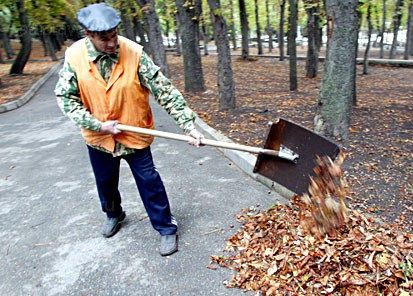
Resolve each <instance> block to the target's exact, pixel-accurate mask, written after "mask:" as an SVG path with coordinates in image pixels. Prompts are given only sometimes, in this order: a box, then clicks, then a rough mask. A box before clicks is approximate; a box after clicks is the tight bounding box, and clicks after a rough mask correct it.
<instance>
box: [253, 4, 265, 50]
mask: <svg viewBox="0 0 413 296" xmlns="http://www.w3.org/2000/svg"><path fill="white" fill-rule="evenodd" d="M255 26H256V32H257V43H258V54H259V55H262V54H263V51H262V42H261V28H260V18H259V11H258V0H255Z"/></svg>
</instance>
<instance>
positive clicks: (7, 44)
mask: <svg viewBox="0 0 413 296" xmlns="http://www.w3.org/2000/svg"><path fill="white" fill-rule="evenodd" d="M0 35H1V39H2V41H3V48H4V51H5V53H6V55H7V58H8V59H9V60H10V59H12V58H13V56H14V52H13V48H12V47H11V44H10V38H9V34H7V33H6V32H1V31H0Z"/></svg>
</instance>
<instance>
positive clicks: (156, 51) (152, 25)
mask: <svg viewBox="0 0 413 296" xmlns="http://www.w3.org/2000/svg"><path fill="white" fill-rule="evenodd" d="M137 2H138V4H139V6H140V7H141V8H142V10H143V11H144V13H145V21H146V24H147V27H148V38H149V44H150V46H151V51H152V57H153V61H154V62H155V64H156V65H158V66H159V67H160V68H161V71H162V73H163V74H164V75H165V76H169V67H168V64H167V61H166V53H165V47H164V45H163V39H162V32H161V25H160V23H159V17H158V14H157V13H156V7H155V0H137Z"/></svg>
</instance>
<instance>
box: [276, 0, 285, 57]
mask: <svg viewBox="0 0 413 296" xmlns="http://www.w3.org/2000/svg"><path fill="white" fill-rule="evenodd" d="M285 4H286V0H280V24H279V27H278V48H279V51H280V61H283V60H284V21H285Z"/></svg>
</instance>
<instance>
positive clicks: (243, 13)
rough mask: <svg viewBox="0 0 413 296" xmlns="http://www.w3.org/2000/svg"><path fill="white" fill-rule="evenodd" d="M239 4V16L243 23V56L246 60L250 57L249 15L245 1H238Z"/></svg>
mask: <svg viewBox="0 0 413 296" xmlns="http://www.w3.org/2000/svg"><path fill="white" fill-rule="evenodd" d="M238 3H239V14H240V22H241V38H242V41H241V48H242V53H241V56H242V58H243V59H244V60H246V59H248V57H249V26H248V15H247V8H246V6H245V0H238Z"/></svg>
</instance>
